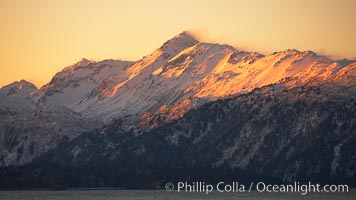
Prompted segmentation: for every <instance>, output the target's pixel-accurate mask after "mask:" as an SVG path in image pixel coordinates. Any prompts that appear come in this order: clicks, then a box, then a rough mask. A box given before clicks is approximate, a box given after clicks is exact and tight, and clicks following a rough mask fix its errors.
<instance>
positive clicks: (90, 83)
mask: <svg viewBox="0 0 356 200" xmlns="http://www.w3.org/2000/svg"><path fill="white" fill-rule="evenodd" d="M355 97H356V60H355V59H354V58H350V59H343V60H332V59H330V58H327V57H325V56H321V55H317V54H316V53H314V52H312V51H304V52H302V51H298V50H295V49H288V50H285V51H281V52H275V53H272V54H270V55H262V54H260V53H257V52H246V51H241V50H239V49H236V48H234V47H232V46H229V45H221V44H212V43H201V42H199V41H198V40H197V39H195V38H194V37H193V36H191V35H190V34H189V33H187V32H183V33H181V34H179V35H177V36H175V37H173V38H172V39H170V40H168V41H167V42H165V43H164V44H163V45H162V46H161V47H159V48H158V49H156V50H155V51H153V52H152V53H151V54H149V55H146V56H144V57H143V58H142V59H141V60H138V61H135V62H131V61H121V60H103V61H90V60H87V59H82V60H81V61H79V62H77V63H75V64H73V65H72V66H69V67H66V68H64V69H63V70H62V71H60V72H58V73H57V74H55V75H54V77H53V78H52V80H51V81H50V82H49V83H47V84H46V85H44V86H43V87H41V88H39V89H37V88H36V87H35V86H34V85H33V84H31V83H29V82H26V81H19V82H14V83H12V84H10V85H8V86H5V87H3V88H1V90H0V114H1V120H0V138H1V140H0V147H1V148H0V164H1V166H2V167H5V168H2V170H3V171H2V172H1V174H0V176H3V177H6V176H7V175H8V174H9V173H12V172H11V170H14V169H13V168H12V167H8V166H13V165H16V166H20V168H19V169H16V170H19V173H18V174H19V177H15V179H14V181H13V182H12V183H13V184H14V185H16V184H25V185H26V184H31V181H29V180H36V181H37V183H39V184H40V185H41V184H42V183H43V184H58V183H56V182H55V179H53V180H51V181H54V182H51V181H49V180H47V179H46V180H44V178H43V177H46V176H51V173H53V172H54V171H55V170H54V168H57V167H58V168H61V167H63V166H67V167H69V169H70V170H73V171H70V170H69V171H70V173H78V176H80V177H81V178H78V177H77V178H78V182H77V183H76V184H78V185H79V186H80V185H81V184H83V183H84V182H86V181H88V180H87V179H86V177H89V176H92V175H93V174H95V173H94V171H95V170H94V169H95V167H93V166H100V168H103V169H106V167H108V166H110V163H112V166H117V167H118V168H119V169H122V170H123V171H125V172H127V173H129V174H135V175H138V174H137V173H139V171H144V170H146V169H145V167H144V166H146V167H147V170H153V171H154V168H155V166H156V167H157V166H159V167H158V168H157V169H159V170H162V171H164V173H163V172H162V174H160V173H159V171H154V172H153V173H152V174H149V175H147V176H150V180H152V182H148V183H147V185H149V186H150V187H152V186H153V182H156V183H157V182H158V183H160V182H163V178H162V177H163V176H170V174H169V173H168V172H169V171H167V168H169V167H172V168H173V171H174V170H178V171H179V168H184V167H185V166H186V167H189V168H191V169H192V170H193V171H195V170H198V171H199V169H200V168H202V167H203V165H204V167H205V169H207V170H208V171H209V170H217V171H219V170H222V171H224V170H232V171H234V172H237V171H238V172H240V170H241V171H244V172H246V171H248V170H250V171H248V172H249V173H251V174H254V175H258V174H260V175H261V174H262V175H263V176H264V177H268V178H267V179H269V180H278V181H284V182H288V181H293V180H297V179H298V178H300V179H302V180H306V178H307V176H312V177H313V178H314V179H315V180H322V181H325V182H327V181H334V180H336V179H337V178H338V177H339V178H340V180H345V181H348V182H351V183H353V184H354V183H355V182H354V180H355V171H356V170H355V167H356V166H355V163H356V159H355V155H353V154H352V153H350V152H353V149H354V146H355V145H354V144H355V142H356V140H355V134H356V132H355V130H356V127H355V123H354V121H355V119H356V117H355V113H356V112H354V110H355V103H356V102H355ZM267 147H268V148H267ZM299 150H300V151H299ZM187 151H188V153H187ZM171 154H174V155H176V156H175V157H171V156H170V155H171ZM311 156H312V157H311ZM316 158H317V159H316ZM40 163H46V164H43V166H41V164H40ZM103 163H106V164H103ZM277 163H279V164H277ZM25 164H26V166H25ZM47 164H48V165H49V168H50V170H48V171H46V172H44V171H41V169H44V168H47V167H48V166H47ZM141 164H142V165H141ZM21 166H22V167H21ZM28 166H31V169H38V170H39V171H40V173H45V175H44V176H41V177H40V176H38V177H37V176H32V175H30V171H31V170H30V169H29V168H27V167H28ZM84 166H88V168H86V171H85V173H86V174H85V173H84V172H83V173H84V174H80V173H79V172H78V171H77V170H79V169H80V168H81V167H84ZM139 166H140V167H139ZM51 167H54V168H53V170H54V171H51V169H52V168H51ZM71 167H73V168H71ZM109 168H110V167H109ZM93 170H94V171H93ZM110 170H111V171H110ZM112 170H113V168H110V169H108V171H109V172H108V173H113V171H112ZM79 171H80V170H79ZM46 173H48V174H46ZM179 173H181V175H182V177H185V178H191V176H192V174H190V173H187V172H181V171H179ZM208 174H209V173H207V172H206V173H203V174H202V176H203V177H204V178H206V179H209V178H211V179H214V177H211V176H210V175H208ZM61 175H63V176H64V177H65V176H66V175H68V174H66V173H65V172H63V174H61ZM116 175H117V176H118V177H117V178H118V179H122V177H123V176H126V175H127V174H125V173H122V174H116ZM21 176H25V177H27V178H28V180H27V179H26V181H22V182H21V180H23V179H21V178H20V177H21ZM102 176H104V175H103V174H100V173H99V174H97V176H96V178H97V179H98V180H100V181H101V182H102V184H103V185H108V184H109V182H108V179H105V178H104V177H102ZM226 177H228V176H223V177H222V178H226ZM251 177H252V175H251ZM322 177H323V178H322ZM215 178H216V177H215ZM1 180H6V179H1ZM100 181H99V182H100ZM137 181H138V180H137ZM74 182H75V180H74ZM0 183H1V184H7V183H8V182H6V181H2V182H0ZM71 183H72V182H71ZM63 184H67V183H66V182H65V181H64V183H63ZM110 184H113V185H111V186H125V184H128V183H125V182H120V183H119V182H110ZM110 184H109V185H110ZM120 184H122V185H120ZM66 186H70V185H66Z"/></svg>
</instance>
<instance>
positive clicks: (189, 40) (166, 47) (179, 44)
mask: <svg viewBox="0 0 356 200" xmlns="http://www.w3.org/2000/svg"><path fill="white" fill-rule="evenodd" d="M197 43H199V41H198V40H196V39H195V38H194V37H193V36H191V35H189V34H188V33H187V32H185V31H184V32H182V33H180V34H179V35H176V36H174V37H173V38H172V39H170V40H168V41H167V42H165V43H164V44H163V45H162V46H161V47H160V48H159V50H161V51H163V52H164V53H168V54H169V55H175V54H177V53H179V52H180V51H182V50H184V49H185V48H188V47H191V46H194V45H195V44H197Z"/></svg>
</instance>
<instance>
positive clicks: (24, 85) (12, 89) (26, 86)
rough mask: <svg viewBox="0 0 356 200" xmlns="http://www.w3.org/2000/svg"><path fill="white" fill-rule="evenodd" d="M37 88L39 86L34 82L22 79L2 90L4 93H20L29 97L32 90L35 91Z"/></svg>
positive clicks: (8, 94)
mask: <svg viewBox="0 0 356 200" xmlns="http://www.w3.org/2000/svg"><path fill="white" fill-rule="evenodd" d="M36 89H37V87H36V86H35V85H33V84H32V83H30V82H28V81H25V80H20V81H15V82H13V83H10V84H9V85H6V86H4V87H2V88H1V89H0V92H1V93H2V94H5V95H6V96H13V95H20V96H24V97H27V96H28V95H29V94H30V93H31V92H33V91H35V90H36Z"/></svg>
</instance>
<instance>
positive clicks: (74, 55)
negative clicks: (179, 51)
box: [0, 0, 356, 86]
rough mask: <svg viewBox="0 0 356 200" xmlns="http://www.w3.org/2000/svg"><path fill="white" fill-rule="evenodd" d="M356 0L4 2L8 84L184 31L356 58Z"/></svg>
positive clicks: (238, 43)
mask: <svg viewBox="0 0 356 200" xmlns="http://www.w3.org/2000/svg"><path fill="white" fill-rule="evenodd" d="M355 8H356V1H355V0H298V1H289V0H245V1H240V0H179V1H174V0H150V1H145V0H0V30H1V31H0V58H1V64H0V65H1V66H0V86H3V85H5V84H8V83H10V82H13V81H15V80H19V79H26V80H28V81H31V82H33V83H35V84H36V85H37V86H41V85H43V84H44V83H46V82H48V81H49V80H50V79H51V77H52V76H53V75H54V74H55V73H56V72H58V71H59V70H61V69H62V68H63V67H65V66H68V65H71V64H73V63H74V62H76V61H78V60H80V59H81V58H82V57H85V58H88V59H92V60H102V59H107V58H113V59H123V60H125V59H126V60H137V59H140V58H142V56H144V55H146V54H148V53H150V52H151V51H153V50H154V49H156V48H158V47H159V46H160V45H161V44H162V43H163V42H165V41H166V40H168V39H170V38H171V37H173V36H174V35H176V34H178V33H180V32H182V31H183V30H191V31H193V32H194V33H196V34H198V35H200V38H199V39H201V40H203V41H207V42H218V43H229V44H232V45H234V46H235V47H237V48H238V49H244V50H253V51H259V52H262V53H271V52H273V51H280V50H284V49H288V48H295V49H299V50H313V51H316V52H318V53H322V54H326V55H331V56H333V57H335V58H343V57H355V56H356V45H355V44H356V26H355V23H356V12H355Z"/></svg>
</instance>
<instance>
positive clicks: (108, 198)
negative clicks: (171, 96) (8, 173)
mask: <svg viewBox="0 0 356 200" xmlns="http://www.w3.org/2000/svg"><path fill="white" fill-rule="evenodd" d="M0 199H1V200H3V199H4V200H5V199H6V200H143V199H148V200H175V199H177V200H178V199H179V200H185V199H187V200H189V199H197V200H210V199H211V200H213V199H214V200H215V199H222V200H230V199H234V200H239V199H241V200H242V199H243V200H249V199H250V200H274V199H295V200H297V199H298V200H299V199H313V200H324V199H325V200H339V199H340V200H355V199H356V191H350V192H348V193H327V194H326V193H310V194H307V195H301V194H298V193H258V192H251V193H218V192H213V193H210V194H208V195H206V194H204V193H178V192H166V191H163V190H65V191H0Z"/></svg>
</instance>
